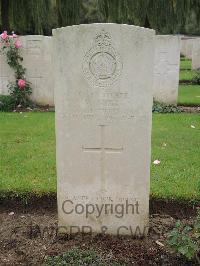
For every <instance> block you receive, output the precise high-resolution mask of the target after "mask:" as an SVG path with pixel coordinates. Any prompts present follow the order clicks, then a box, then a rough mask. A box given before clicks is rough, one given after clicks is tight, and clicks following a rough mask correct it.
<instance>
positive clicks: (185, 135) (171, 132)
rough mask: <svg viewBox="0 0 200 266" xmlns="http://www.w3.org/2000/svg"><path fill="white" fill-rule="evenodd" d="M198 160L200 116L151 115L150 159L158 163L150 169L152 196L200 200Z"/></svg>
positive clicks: (199, 152)
mask: <svg viewBox="0 0 200 266" xmlns="http://www.w3.org/2000/svg"><path fill="white" fill-rule="evenodd" d="M191 125H193V126H195V128H191ZM163 143H166V144H167V145H166V146H164V145H163ZM199 158H200V115H198V114H183V113H182V114H165V115H163V114H157V115H154V116H153V129H152V160H155V159H159V160H160V161H161V164H160V165H155V166H154V165H153V166H152V168H151V194H152V196H155V197H162V198H174V199H198V200H200V159H199Z"/></svg>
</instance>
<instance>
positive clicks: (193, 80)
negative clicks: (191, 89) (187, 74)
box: [192, 70, 200, 85]
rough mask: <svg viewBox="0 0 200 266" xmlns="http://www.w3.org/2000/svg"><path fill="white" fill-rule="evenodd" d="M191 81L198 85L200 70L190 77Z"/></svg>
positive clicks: (199, 82)
mask: <svg viewBox="0 0 200 266" xmlns="http://www.w3.org/2000/svg"><path fill="white" fill-rule="evenodd" d="M192 82H193V83H195V84H198V85H200V70H198V71H196V74H195V76H194V77H193V78H192Z"/></svg>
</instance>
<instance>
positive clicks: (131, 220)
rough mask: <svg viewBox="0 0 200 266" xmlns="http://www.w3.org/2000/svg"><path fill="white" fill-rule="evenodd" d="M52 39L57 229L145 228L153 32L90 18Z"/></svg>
mask: <svg viewBox="0 0 200 266" xmlns="http://www.w3.org/2000/svg"><path fill="white" fill-rule="evenodd" d="M53 39H54V62H55V66H54V68H55V69H54V73H55V90H54V92H55V108H56V149H57V176H58V190H57V197H58V220H59V229H60V231H61V232H66V233H69V234H70V233H75V232H90V233H91V232H92V233H101V232H103V233H105V232H106V233H109V234H115V235H118V234H129V235H135V234H138V233H139V234H140V233H141V234H146V232H147V227H148V211H149V179H150V154H151V108H152V91H151V90H152V76H153V54H154V31H153V30H149V29H145V28H140V27H136V26H130V25H117V24H91V25H79V26H71V27H65V28H60V29H56V30H53ZM139 231H140V232H139Z"/></svg>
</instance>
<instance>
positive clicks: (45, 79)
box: [0, 35, 180, 106]
mask: <svg viewBox="0 0 200 266" xmlns="http://www.w3.org/2000/svg"><path fill="white" fill-rule="evenodd" d="M20 39H21V41H22V43H23V47H24V48H23V57H24V65H25V67H26V68H27V79H28V80H30V81H31V82H32V87H33V94H32V96H31V98H32V100H33V101H35V102H36V103H38V104H41V105H45V104H49V105H50V106H51V105H52V106H53V105H54V85H53V82H54V80H53V74H54V73H53V60H52V54H53V53H52V46H53V41H52V37H45V36H35V35H33V36H23V37H20ZM154 49H155V60H154V81H153V96H154V98H155V99H156V100H157V101H162V102H165V103H174V104H176V102H177V95H178V80H179V56H180V40H179V37H177V36H170V35H165V36H164V35H163V36H162V35H157V36H156V43H155V48H154ZM142 78H145V77H142ZM8 80H13V73H12V71H11V70H10V69H9V67H8V66H7V64H6V63H5V58H3V57H2V56H0V94H2V93H3V94H7V87H6V86H7V83H8Z"/></svg>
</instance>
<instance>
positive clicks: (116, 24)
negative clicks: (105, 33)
mask: <svg viewBox="0 0 200 266" xmlns="http://www.w3.org/2000/svg"><path fill="white" fill-rule="evenodd" d="M94 26H105V27H106V26H114V27H116V26H118V27H126V28H130V29H140V30H142V31H145V32H152V33H153V34H154V35H155V30H153V29H149V28H144V27H140V26H136V25H129V24H118V23H91V24H79V25H72V26H66V27H60V28H55V29H52V35H54V34H55V33H56V32H59V31H62V30H67V29H73V28H74V29H75V28H85V27H94Z"/></svg>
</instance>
